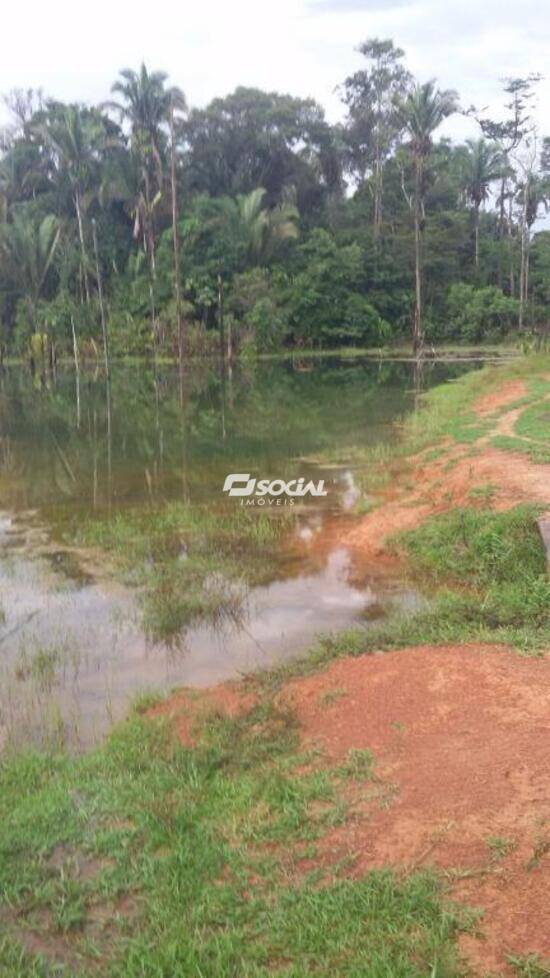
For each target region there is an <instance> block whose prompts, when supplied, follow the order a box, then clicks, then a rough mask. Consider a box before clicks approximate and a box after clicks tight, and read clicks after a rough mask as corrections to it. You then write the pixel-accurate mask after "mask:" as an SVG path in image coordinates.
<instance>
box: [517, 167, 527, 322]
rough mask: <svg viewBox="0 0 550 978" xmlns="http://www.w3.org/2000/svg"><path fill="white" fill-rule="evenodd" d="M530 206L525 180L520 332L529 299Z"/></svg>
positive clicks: (520, 282) (522, 215)
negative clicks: (528, 218)
mask: <svg viewBox="0 0 550 978" xmlns="http://www.w3.org/2000/svg"><path fill="white" fill-rule="evenodd" d="M528 207H529V184H528V181H526V182H525V187H524V190H523V207H522V209H521V261H520V272H519V321H518V328H519V330H520V332H521V331H522V330H523V328H524V325H525V303H526V299H527V254H528V249H529V228H528V227H527V210H528Z"/></svg>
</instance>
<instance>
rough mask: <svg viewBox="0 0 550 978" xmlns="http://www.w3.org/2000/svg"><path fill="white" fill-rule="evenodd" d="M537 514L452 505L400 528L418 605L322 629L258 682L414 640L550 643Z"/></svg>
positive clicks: (530, 649) (547, 584)
mask: <svg viewBox="0 0 550 978" xmlns="http://www.w3.org/2000/svg"><path fill="white" fill-rule="evenodd" d="M536 518H537V510H536V508H534V507H531V506H517V507H516V508H514V509H512V510H508V511H506V512H492V511H491V510H490V509H487V508H483V509H455V510H453V511H451V512H449V513H446V514H444V515H441V516H438V517H434V518H432V519H430V520H427V521H426V522H425V523H424V524H423V525H422V526H420V527H418V528H417V529H415V530H410V531H408V532H406V533H401V534H399V535H398V536H396V537H395V538H394V547H395V549H396V550H397V551H399V552H400V553H401V554H402V556H403V557H405V558H406V560H407V563H408V568H409V575H410V577H411V580H412V581H413V583H414V584H415V585H416V587H417V588H419V589H420V590H421V591H423V592H424V594H425V597H424V600H423V602H422V603H421V605H420V607H419V608H418V609H417V610H415V611H414V612H412V613H407V614H403V613H397V612H394V613H390V614H389V615H388V617H387V618H385V619H384V620H382V621H380V622H378V621H376V622H374V623H369V624H368V627H362V628H352V629H349V630H347V631H342V632H338V633H335V634H332V635H324V636H320V637H319V639H318V640H317V642H316V643H315V645H314V646H313V647H312V648H311V649H310V650H309V652H308V653H307V655H306V656H304V657H302V658H300V659H297V660H294V661H292V662H289V663H285V664H284V665H283V666H281V667H279V668H276V669H274V670H272V671H271V672H269V673H265V674H263V675H261V676H260V677H259V679H258V682H260V683H261V684H263V685H264V686H265V687H266V688H271V687H278V686H279V685H280V684H281V683H282V682H284V681H285V680H286V679H287V678H289V677H290V676H292V675H305V674H309V673H313V672H316V671H318V670H319V669H322V668H323V667H324V666H326V665H328V663H329V662H331V661H332V660H334V659H336V658H339V657H340V656H344V655H351V656H354V655H364V654H367V653H369V652H375V651H379V650H390V649H399V648H406V647H408V646H414V645H441V644H448V643H456V644H459V643H461V642H487V643H498V644H507V645H510V646H512V647H514V648H516V649H518V650H520V651H524V652H526V653H529V654H538V653H540V652H541V651H542V650H546V649H548V648H550V579H549V578H548V575H547V572H546V553H545V550H544V546H543V543H542V540H541V537H540V533H539V531H538V527H537V523H536ZM450 569H452V570H450Z"/></svg>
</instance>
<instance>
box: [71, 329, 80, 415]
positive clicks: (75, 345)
mask: <svg viewBox="0 0 550 978" xmlns="http://www.w3.org/2000/svg"><path fill="white" fill-rule="evenodd" d="M71 329H72V333H73V356H74V369H75V378H76V427H77V428H80V363H79V361H78V343H77V342H76V331H75V328H74V318H73V316H71Z"/></svg>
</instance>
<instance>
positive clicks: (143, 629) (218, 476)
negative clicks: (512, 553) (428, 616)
mask: <svg viewBox="0 0 550 978" xmlns="http://www.w3.org/2000/svg"><path fill="white" fill-rule="evenodd" d="M471 367H472V363H471V362H470V363H463V364H443V363H439V364H437V363H435V364H430V365H427V366H426V368H425V371H424V375H423V378H422V386H424V387H426V386H430V385H432V384H435V383H441V382H442V381H444V380H446V379H451V378H452V377H456V376H458V375H459V374H460V373H461V372H462V371H463V370H466V369H471ZM418 389H419V384H418V378H417V377H415V376H414V373H413V368H412V365H411V364H409V363H404V362H402V363H397V362H387V361H384V362H380V363H378V362H372V361H360V360H357V361H338V360H328V359H324V360H321V361H312V360H311V361H308V360H302V361H293V362H292V361H277V362H270V363H268V364H254V365H250V366H247V365H242V364H239V365H238V366H236V367H234V368H233V370H227V369H226V370H225V371H223V372H220V370H219V369H218V368H217V366H216V365H210V366H209V365H207V364H204V363H199V364H197V365H194V366H193V369H192V371H191V372H190V376H189V377H186V378H184V381H183V383H182V380H181V378H180V377H179V376H178V374H177V371H175V370H174V368H172V367H170V366H166V367H159V368H158V369H157V370H156V371H155V370H153V369H152V368H151V367H145V366H143V365H122V366H117V367H116V368H115V369H114V370H113V376H112V380H111V386H110V389H109V390H107V389H106V384H105V379H104V377H103V376H102V374H101V373H100V372H92V371H89V372H84V373H82V375H81V377H80V381H79V383H77V380H76V378H75V375H74V373H73V372H72V371H70V370H67V371H61V372H60V373H58V375H57V377H56V378H50V380H49V381H48V383H47V384H46V385H44V384H43V383H41V382H40V381H38V380H33V379H32V378H31V376H30V374H29V373H28V372H27V371H26V370H25V369H24V368H10V369H9V370H8V371H7V372H5V373H4V375H3V376H2V377H1V378H0V613H1V615H2V619H1V624H0V682H1V692H0V740H1V741H2V743H3V744H7V745H9V744H20V743H21V742H24V741H44V740H51V739H54V740H55V741H61V742H63V743H66V744H67V745H69V746H70V747H75V748H78V747H81V746H86V745H89V744H90V743H92V742H94V741H95V740H97V739H98V738H100V737H101V736H102V735H103V734H104V733H105V731H106V730H107V729H108V728H109V726H110V725H111V724H112V723H113V722H114V721H116V720H117V719H119V718H120V717H122V716H123V715H124V714H125V712H126V711H127V709H128V705H129V703H130V702H131V701H132V700H133V699H135V698H136V697H137V696H143V695H149V694H151V693H155V692H163V691H166V690H168V689H170V688H172V687H174V686H177V685H197V686H201V685H208V684H211V683H213V682H216V681H218V680H220V679H225V678H229V677H232V676H237V675H239V674H241V673H244V672H247V671H250V670H251V669H256V668H259V667H262V666H266V665H270V664H273V663H274V662H277V661H282V660H284V658H285V657H289V656H292V655H296V653H297V652H299V651H300V650H302V649H304V648H306V647H307V646H308V645H310V644H311V642H312V641H313V639H314V638H315V636H316V635H317V634H319V633H322V632H327V631H330V630H333V629H338V628H342V627H345V626H347V625H350V624H352V623H354V622H357V621H362V622H363V623H364V625H365V627H369V622H370V621H371V620H373V619H376V618H377V617H379V616H380V615H383V614H384V609H385V608H387V607H388V606H389V605H392V604H395V603H396V602H397V603H400V604H402V605H405V606H408V605H410V604H411V603H414V602H415V601H416V600H417V598H416V597H415V595H414V593H412V592H411V591H410V588H408V587H407V586H405V585H404V584H403V583H402V582H400V581H396V580H394V579H391V578H389V577H388V576H387V574H383V573H381V572H380V570H379V568H377V567H375V566H368V565H366V564H365V562H364V561H361V560H360V559H359V558H358V555H357V554H354V553H353V552H350V551H349V550H347V549H346V548H344V547H342V545H341V543H340V542H339V539H338V537H339V532H338V531H339V528H340V527H341V526H342V525H343V524H344V522H345V521H352V520H353V519H354V518H356V514H357V513H359V512H361V509H362V508H363V509H364V507H366V506H368V505H369V498H368V492H366V491H365V485H364V482H363V480H362V477H361V474H362V472H363V471H364V469H365V465H368V458H369V453H370V455H371V456H372V454H373V453H375V454H376V453H378V455H379V454H380V453H382V454H383V453H384V451H387V449H388V446H389V445H390V444H391V442H392V440H393V439H395V438H396V437H397V431H398V429H397V427H396V425H395V422H396V421H397V420H398V419H399V418H400V417H401V416H403V415H404V414H405V413H407V412H408V411H410V410H411V409H413V408H414V404H415V398H416V396H417V394H418ZM230 473H240V474H249V475H250V476H251V477H252V478H257V479H281V480H285V481H287V480H290V479H299V478H303V479H304V480H306V481H309V480H314V481H315V482H318V481H319V480H320V479H322V480H324V483H325V489H326V493H327V494H326V496H323V497H312V496H305V497H303V498H300V499H297V500H295V501H294V502H295V504H294V505H290V504H289V503H287V504H286V505H284V503H285V500H286V497H284V498H282V499H281V500H280V503H278V504H274V505H271V506H270V505H269V504H268V503H267V502H266V504H264V505H263V506H261V505H258V502H257V501H256V505H254V506H250V505H242V504H241V503H242V502H243V501H242V500H241V499H240V498H238V497H235V498H229V497H228V496H227V494H224V493H223V485H224V481H225V478H226V476H227V475H228V474H230Z"/></svg>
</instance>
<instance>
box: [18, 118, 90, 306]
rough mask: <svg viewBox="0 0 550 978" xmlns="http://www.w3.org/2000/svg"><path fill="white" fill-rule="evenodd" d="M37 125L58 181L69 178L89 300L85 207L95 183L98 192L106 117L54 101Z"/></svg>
mask: <svg viewBox="0 0 550 978" xmlns="http://www.w3.org/2000/svg"><path fill="white" fill-rule="evenodd" d="M33 127H34V129H35V131H36V132H38V134H39V135H40V136H41V137H42V138H43V140H44V142H45V144H46V147H47V148H48V150H49V151H50V154H51V158H52V169H53V171H54V173H55V177H56V180H57V183H58V184H62V183H63V181H66V182H67V184H68V186H69V188H70V194H71V197H72V201H73V204H74V211H75V216H76V222H77V227H78V240H79V243H80V253H81V269H82V281H83V283H84V291H85V295H86V300H87V301H88V302H89V301H90V284H89V270H90V262H89V258H88V252H87V246H86V236H85V231H84V208H85V199H86V198H87V200H88V201H89V199H90V194H91V191H92V187H93V185H94V183H95V189H96V191H97V190H98V188H99V152H100V148H101V145H102V142H103V139H104V137H105V129H104V123H103V119H102V117H101V115H100V113H99V112H97V110H93V109H88V108H83V107H81V106H78V105H62V104H60V103H56V102H50V103H48V106H47V108H46V110H45V111H43V112H41V113H39V115H38V117H37V121H35V122H34V126H33ZM61 189H62V188H61Z"/></svg>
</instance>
